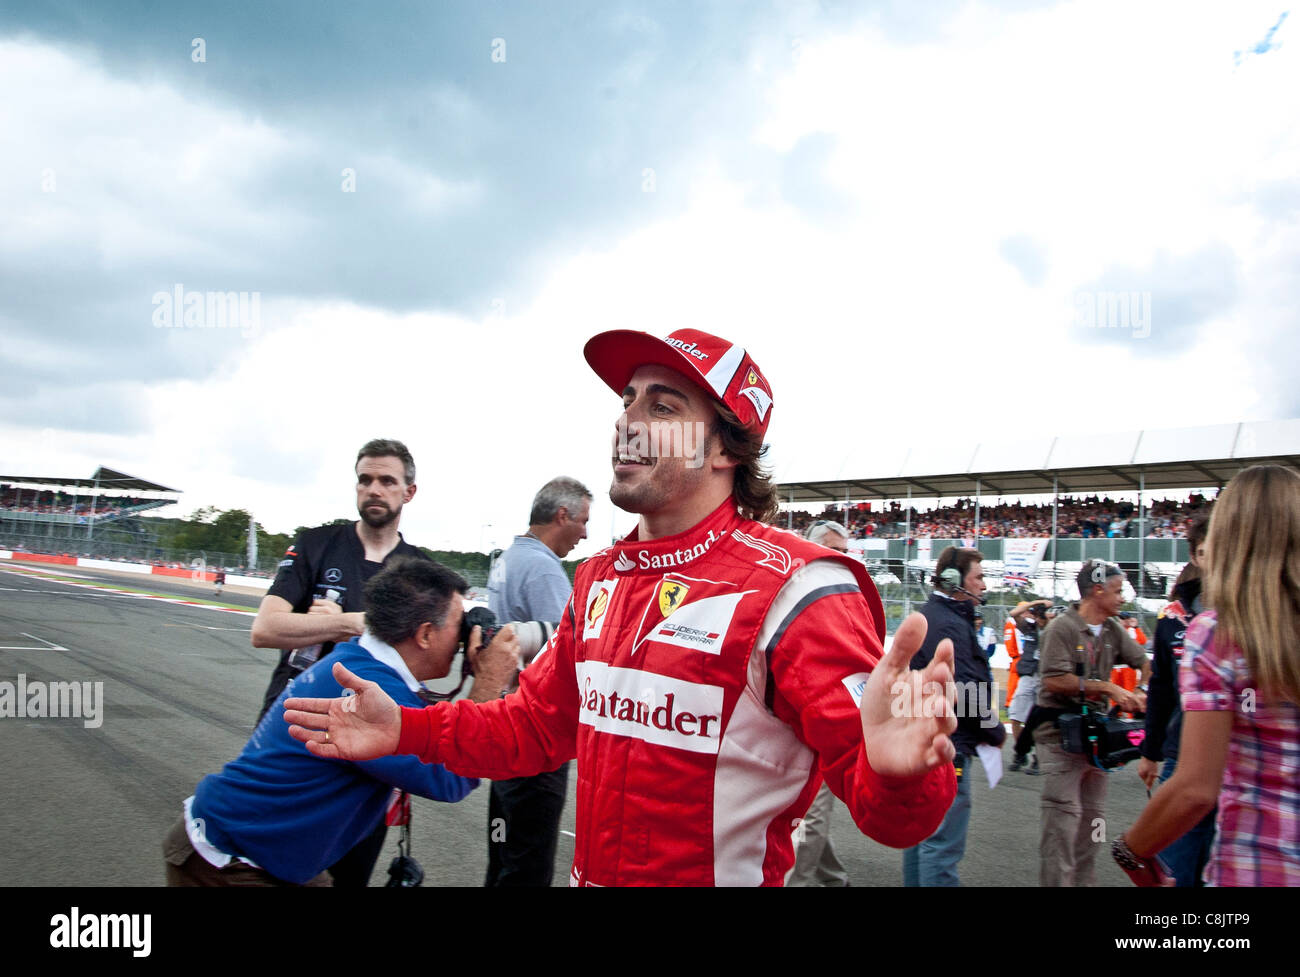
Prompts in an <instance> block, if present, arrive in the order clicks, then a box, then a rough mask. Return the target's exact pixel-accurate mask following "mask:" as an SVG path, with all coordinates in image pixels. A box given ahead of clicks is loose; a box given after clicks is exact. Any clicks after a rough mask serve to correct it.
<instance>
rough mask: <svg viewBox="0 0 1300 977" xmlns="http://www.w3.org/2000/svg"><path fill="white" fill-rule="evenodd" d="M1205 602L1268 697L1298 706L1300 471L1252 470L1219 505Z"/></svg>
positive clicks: (1210, 541) (1242, 474) (1240, 476)
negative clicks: (1216, 615)
mask: <svg viewBox="0 0 1300 977" xmlns="http://www.w3.org/2000/svg"><path fill="white" fill-rule="evenodd" d="M1206 549H1207V551H1208V552H1207V553H1206V562H1207V563H1208V564H1209V566H1208V567H1207V569H1206V573H1205V601H1206V603H1207V604H1208V605H1209V606H1210V607H1212V608H1214V610H1215V611H1217V612H1218V618H1219V630H1220V632H1221V635H1222V637H1223V638H1225V639H1227V640H1228V641H1230V642H1232V643H1233V644H1235V645H1237V647H1239V648H1240V649H1241V650H1242V653H1243V654H1244V655H1245V657H1246V662H1247V664H1249V666H1250V671H1251V677H1252V679H1253V681H1254V682H1255V684H1256V686H1257V687H1258V689H1259V691H1260V693H1261V694H1263V695H1267V696H1269V697H1272V698H1281V699H1288V700H1290V701H1291V702H1295V703H1300V474H1297V473H1296V472H1295V471H1294V470H1292V469H1290V468H1284V467H1283V466H1281V465H1254V466H1252V467H1251V468H1247V469H1246V470H1245V471H1243V472H1240V473H1239V474H1238V475H1237V477H1236V478H1234V479H1233V480H1232V481H1231V482H1229V483H1228V485H1227V487H1226V488H1224V490H1223V491H1222V492H1221V493H1220V494H1219V497H1218V499H1217V500H1215V503H1214V514H1213V516H1212V517H1211V518H1210V535H1209V539H1208V540H1207V546H1206Z"/></svg>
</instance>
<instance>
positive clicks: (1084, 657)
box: [1034, 560, 1151, 886]
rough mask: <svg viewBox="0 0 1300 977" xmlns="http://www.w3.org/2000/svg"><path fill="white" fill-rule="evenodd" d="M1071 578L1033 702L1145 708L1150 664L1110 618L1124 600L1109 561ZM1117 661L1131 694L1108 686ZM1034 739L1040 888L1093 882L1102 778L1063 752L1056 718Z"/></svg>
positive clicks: (1057, 707) (1055, 710)
mask: <svg viewBox="0 0 1300 977" xmlns="http://www.w3.org/2000/svg"><path fill="white" fill-rule="evenodd" d="M1076 579H1077V582H1078V585H1079V597H1080V600H1079V603H1078V605H1077V607H1073V608H1070V609H1069V610H1067V611H1065V613H1063V614H1061V615H1060V616H1059V617H1057V618H1056V619H1054V620H1053V621H1052V623H1051V624H1049V625H1048V626H1047V630H1046V631H1044V632H1043V634H1042V636H1041V642H1040V645H1039V659H1040V667H1039V674H1040V675H1041V678H1042V682H1041V684H1040V686H1039V690H1038V705H1039V706H1040V707H1042V708H1043V709H1044V710H1052V714H1053V715H1055V716H1059V715H1060V714H1061V713H1063V712H1079V711H1080V707H1081V704H1080V699H1086V700H1087V701H1088V704H1089V707H1090V708H1091V709H1094V710H1096V711H1099V712H1105V711H1106V710H1107V709H1108V708H1109V706H1110V703H1111V702H1113V703H1114V704H1115V705H1117V706H1118V707H1119V708H1120V709H1121V710H1123V711H1124V712H1134V713H1136V712H1142V711H1144V710H1145V709H1146V684H1147V679H1148V678H1149V677H1150V675H1151V665H1150V663H1149V662H1148V661H1147V656H1146V652H1144V651H1143V650H1142V648H1141V646H1140V645H1138V643H1137V642H1136V641H1134V640H1133V639H1132V638H1130V637H1129V636H1128V633H1127V631H1126V630H1125V629H1124V626H1123V624H1121V623H1120V620H1119V618H1118V617H1116V615H1117V614H1118V613H1119V609H1120V607H1121V605H1122V604H1123V603H1124V574H1123V572H1122V571H1121V570H1120V568H1119V567H1117V566H1115V564H1113V563H1107V562H1106V561H1104V560H1089V561H1088V562H1087V563H1085V564H1084V565H1083V568H1082V569H1081V570H1080V571H1079V575H1078V577H1077V578H1076ZM1116 661H1122V662H1124V663H1125V664H1127V665H1131V666H1132V667H1133V668H1135V669H1140V670H1141V672H1142V680H1141V683H1140V685H1139V687H1138V688H1137V689H1136V690H1134V691H1132V692H1130V691H1128V690H1127V689H1124V688H1122V687H1120V686H1118V685H1116V684H1115V683H1114V682H1111V681H1110V673H1111V669H1112V668H1113V667H1114V665H1115V663H1116ZM1034 742H1035V743H1036V744H1037V746H1038V748H1039V752H1040V755H1041V756H1042V768H1043V797H1042V804H1043V835H1042V845H1041V849H1040V862H1039V884H1040V885H1044V886H1073V885H1078V886H1086V885H1092V884H1093V875H1094V864H1095V861H1096V857H1097V846H1098V842H1094V841H1093V837H1094V832H1095V830H1096V823H1097V821H1098V820H1100V819H1101V818H1103V817H1104V815H1105V808H1106V777H1107V773H1106V771H1105V770H1103V769H1101V768H1099V767H1097V766H1095V765H1093V763H1092V761H1091V760H1090V759H1089V758H1088V757H1086V756H1084V755H1082V754H1079V753H1067V752H1066V751H1065V750H1064V749H1062V747H1061V732H1060V730H1059V729H1058V728H1057V726H1056V723H1055V721H1051V722H1044V723H1042V724H1041V725H1039V726H1038V727H1037V729H1035V730H1034Z"/></svg>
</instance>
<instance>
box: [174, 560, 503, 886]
mask: <svg viewBox="0 0 1300 977" xmlns="http://www.w3.org/2000/svg"><path fill="white" fill-rule="evenodd" d="M467 586H468V585H467V584H466V582H465V580H464V579H463V578H461V577H460V576H459V575H457V574H456V573H454V572H452V571H451V570H449V569H447V568H446V567H444V566H442V565H440V564H437V563H433V562H431V561H428V560H423V559H416V558H413V557H401V558H398V559H397V560H394V561H392V562H391V563H390V564H389V565H387V566H385V567H384V569H383V570H382V571H380V572H379V573H378V574H377V575H376V576H375V577H373V578H372V579H371V580H370V582H369V583H367V584H366V588H365V623H366V629H365V631H364V633H363V634H361V635H360V637H357V638H354V639H353V640H352V641H349V642H346V643H344V644H340V645H338V646H336V648H335V650H334V654H333V657H332V658H331V659H330V660H327V661H322V662H319V663H317V664H316V665H313V666H312V667H311V668H309V669H307V670H306V671H305V672H303V673H302V674H301V675H299V676H298V677H297V678H295V679H294V680H293V681H292V682H291V683H290V684H289V685H288V687H287V688H286V689H285V691H284V692H283V693H281V695H280V698H279V700H278V701H277V702H276V703H275V705H274V706H272V707H271V709H269V710H268V711H267V714H266V716H265V718H264V719H263V720H262V722H261V723H259V724H258V727H257V729H256V730H254V732H253V736H252V738H251V739H250V740H249V741H248V744H247V745H246V746H245V747H244V750H243V752H242V753H241V754H240V755H239V756H238V757H237V758H236V759H235V760H233V761H231V762H230V763H228V764H226V766H225V767H224V769H222V771H221V772H220V773H216V774H211V775H209V776H207V777H204V778H203V780H202V781H200V782H199V785H198V787H197V788H196V790H195V792H194V796H193V797H190V798H187V799H186V801H185V804H184V814H183V816H182V818H181V819H180V820H179V821H178V822H177V823H176V824H175V825H174V826H173V827H172V829H171V831H170V832H169V833H168V835H167V838H166V839H165V840H164V842H163V852H164V856H165V859H166V867H167V882H168V884H169V885H183V886H184V885H218V886H226V885H233V886H245V885H247V886H259V885H260V886H273V885H313V886H315V885H330V884H331V882H330V876H329V874H328V873H327V872H326V869H327V868H328V867H329V866H330V865H333V864H334V863H335V862H336V861H338V859H339V857H340V856H341V855H342V854H343V853H344V852H347V851H348V850H350V849H351V848H352V847H353V846H354V845H356V844H357V842H358V841H360V840H361V839H362V838H364V837H366V836H367V835H368V834H369V833H370V832H371V831H373V830H374V828H375V826H376V825H377V824H378V823H379V822H380V820H382V819H383V817H384V811H385V807H386V805H387V801H388V797H389V794H390V792H391V791H392V789H393V788H394V787H397V788H400V789H401V790H404V791H409V792H410V793H412V794H419V795H420V796H421V797H428V798H430V799H432V800H438V801H458V800H460V799H461V798H463V797H464V796H465V795H466V794H468V793H469V792H470V791H471V790H473V789H474V788H475V787H476V786H477V785H478V781H477V780H474V779H472V778H465V777H459V776H456V775H455V774H452V773H450V772H448V771H447V770H446V769H444V768H443V767H442V766H440V765H430V764H425V763H422V762H420V761H419V760H418V759H416V758H415V757H413V756H401V757H399V756H390V757H381V758H379V759H376V760H368V761H365V762H363V763H351V762H346V761H341V760H326V759H322V758H320V757H317V756H313V755H312V754H311V753H309V752H308V751H307V749H306V747H304V746H303V745H302V744H301V743H299V742H298V741H297V740H295V739H293V738H292V737H290V736H289V731H288V730H289V727H288V726H287V725H286V724H285V723H284V721H283V717H282V713H283V706H282V703H283V701H284V699H285V697H287V696H338V695H340V694H342V689H341V688H340V686H339V684H338V683H337V682H336V681H335V680H334V676H333V674H332V672H331V667H332V666H333V664H334V662H335V661H340V662H342V663H343V664H344V665H346V666H347V667H348V669H349V670H351V671H353V672H355V673H356V674H358V675H360V676H361V677H363V678H365V679H368V680H370V681H372V682H375V683H377V684H378V685H380V686H381V687H382V688H383V689H384V691H385V692H387V693H388V694H389V696H391V697H392V698H393V700H394V701H396V702H397V703H398V704H400V705H406V706H415V707H419V706H422V705H424V704H425V700H424V698H423V697H422V695H421V693H422V692H423V691H424V688H423V686H422V684H421V682H422V681H423V680H424V679H431V678H441V677H443V676H444V675H446V674H447V672H448V670H449V669H450V667H451V661H452V658H453V657H454V656H455V654H456V650H457V648H458V647H459V646H460V645H461V644H462V642H463V643H465V644H466V645H467V647H469V648H472V649H475V652H476V653H475V654H473V655H471V661H472V662H473V666H474V676H475V678H474V688H473V692H472V693H471V698H473V699H475V700H476V701H487V700H489V699H494V698H496V697H497V696H498V695H499V694H500V691H501V689H502V688H503V687H504V685H505V684H506V683H507V682H508V681H510V680H511V679H513V677H514V674H515V672H516V670H517V668H518V654H519V649H518V642H517V640H516V639H515V636H514V634H513V632H512V631H511V630H510V629H508V628H507V629H505V630H503V631H501V632H500V633H499V634H498V635H497V636H496V637H495V638H494V639H493V641H492V643H491V644H490V645H488V647H487V648H480V647H479V639H480V633H479V629H478V628H475V629H474V630H473V631H472V632H471V633H470V634H469V635H464V634H462V620H463V618H464V605H463V602H462V600H461V596H460V595H461V594H463V593H464V592H465V590H466V589H467Z"/></svg>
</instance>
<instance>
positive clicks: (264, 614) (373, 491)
mask: <svg viewBox="0 0 1300 977" xmlns="http://www.w3.org/2000/svg"><path fill="white" fill-rule="evenodd" d="M356 473H357V512H358V514H359V515H360V516H361V519H360V520H359V521H357V522H354V523H344V524H342V525H329V526H318V527H316V528H315V529H306V530H303V532H302V533H301V534H299V536H298V538H297V539H296V540H294V543H293V545H292V546H290V547H289V549H288V551H287V552H286V553H285V556H284V559H283V560H281V561H280V568H279V571H278V572H277V573H276V576H275V582H274V583H272V584H271V588H270V590H268V591H267V594H266V596H265V597H263V598H262V603H261V605H260V606H259V607H258V609H257V617H256V618H255V619H254V620H253V633H252V643H253V647H254V648H279V649H280V662H279V664H278V665H276V668H275V671H274V672H273V673H272V674H271V682H270V685H268V686H267V689H266V695H265V697H264V699H263V702H262V711H261V713H260V714H259V715H258V721H259V722H260V721H261V718H262V716H263V715H265V714H266V711H267V710H268V709H269V708H271V706H272V705H273V704H274V703H275V701H276V699H278V698H279V697H280V693H281V692H283V691H284V687H285V686H286V685H288V684H289V681H290V680H291V679H292V678H293V677H294V676H295V675H297V674H298V672H300V671H302V670H303V669H304V668H306V667H307V666H308V665H310V664H311V663H312V662H313V661H317V660H319V659H321V658H324V657H325V656H327V655H329V654H330V652H332V651H333V650H334V644H335V642H343V641H347V640H349V639H350V638H353V637H355V636H357V635H359V634H361V633H362V632H363V631H364V630H365V614H364V611H363V607H364V602H363V599H362V590H363V588H364V586H365V583H366V581H367V580H369V579H370V578H371V577H373V576H374V575H375V574H376V573H378V572H379V570H380V568H381V567H382V566H383V565H384V564H385V563H386V562H388V561H389V560H390V559H392V558H394V557H396V556H415V557H419V558H421V559H427V557H425V556H424V554H423V553H421V552H420V551H419V550H418V549H416V548H415V547H414V546H412V545H411V544H410V543H407V542H406V541H405V540H403V539H402V534H401V533H399V532H398V525H399V523H400V522H401V516H402V506H404V505H405V504H406V503H407V502H410V501H411V499H412V498H413V497H414V496H415V461H414V460H413V459H412V458H411V453H410V452H409V451H407V449H406V445H404V444H402V442H400V441H389V440H383V439H376V440H374V441H370V442H367V443H366V444H365V446H363V447H362V449H361V450H360V451H359V452H358V453H357V463H356ZM384 834H385V826H384V824H383V823H382V822H381V823H380V825H379V827H378V828H377V829H376V831H375V833H374V834H372V835H371V836H370V837H369V838H367V839H366V840H365V841H363V842H361V844H360V845H358V846H357V847H356V848H354V849H353V850H352V851H351V852H349V853H348V854H347V855H345V856H344V857H343V858H342V859H341V860H340V861H339V862H338V863H337V864H335V865H334V866H332V867H331V868H330V872H331V874H332V875H333V876H334V884H335V885H336V886H348V885H359V886H364V885H366V884H367V883H368V881H369V879H370V873H371V870H372V869H373V868H374V864H375V859H377V858H378V857H379V851H380V849H381V848H382V847H383V841H384Z"/></svg>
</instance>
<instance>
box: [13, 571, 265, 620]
mask: <svg viewBox="0 0 1300 977" xmlns="http://www.w3.org/2000/svg"><path fill="white" fill-rule="evenodd" d="M24 569H25V568H24ZM0 572H5V573H19V572H20V571H16V570H11V569H8V568H4V567H0ZM42 582H47V583H52V584H62V585H63V586H64V587H76V588H78V589H79V590H90V591H94V592H95V593H97V594H102V595H106V596H113V597H131V598H135V599H136V600H157V601H162V602H163V603H164V604H180V605H181V606H183V607H197V608H200V609H203V610H211V611H224V612H225V613H227V614H242V615H244V616H245V617H256V616H257V612H256V611H247V610H243V609H241V608H237V607H224V606H222V605H220V604H207V603H204V602H202V601H195V600H186V599H185V598H183V597H165V596H163V595H162V594H138V593H135V592H134V591H130V590H118V589H117V588H115V587H112V586H107V585H103V584H89V583H75V582H73V581H71V580H49V581H44V580H43V581H42ZM36 593H46V594H49V593H56V591H50V590H45V591H36Z"/></svg>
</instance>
